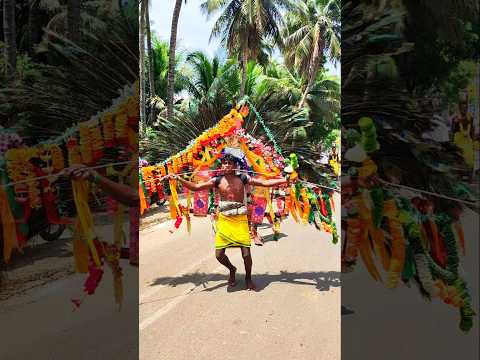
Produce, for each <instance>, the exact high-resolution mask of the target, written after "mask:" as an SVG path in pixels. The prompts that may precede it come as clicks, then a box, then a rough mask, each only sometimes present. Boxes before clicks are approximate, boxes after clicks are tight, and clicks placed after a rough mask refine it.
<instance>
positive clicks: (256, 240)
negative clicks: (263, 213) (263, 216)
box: [251, 224, 263, 246]
mask: <svg viewBox="0 0 480 360" xmlns="http://www.w3.org/2000/svg"><path fill="white" fill-rule="evenodd" d="M257 228H258V224H252V226H251V233H252V237H253V242H254V243H255V245H258V246H263V241H262V238H261V237H260V235H258V229H257Z"/></svg>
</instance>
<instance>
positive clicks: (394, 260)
mask: <svg viewBox="0 0 480 360" xmlns="http://www.w3.org/2000/svg"><path fill="white" fill-rule="evenodd" d="M384 209H385V210H384V211H385V216H386V217H387V218H388V227H389V230H390V234H391V236H392V242H391V254H392V255H391V260H390V267H389V270H388V279H387V287H388V288H390V289H392V288H396V287H397V285H398V281H399V279H400V275H401V271H402V269H403V266H404V263H405V237H404V234H403V227H402V224H401V222H400V221H399V219H398V215H397V213H398V210H397V206H396V204H395V200H394V199H388V200H385V201H384Z"/></svg>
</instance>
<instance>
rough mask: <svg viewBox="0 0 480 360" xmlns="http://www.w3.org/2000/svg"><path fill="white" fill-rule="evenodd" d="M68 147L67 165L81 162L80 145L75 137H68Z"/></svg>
mask: <svg viewBox="0 0 480 360" xmlns="http://www.w3.org/2000/svg"><path fill="white" fill-rule="evenodd" d="M67 149H68V164H69V166H72V165H75V164H81V163H82V155H81V153H80V147H79V145H78V141H77V139H75V138H73V137H72V138H70V139H68V142H67Z"/></svg>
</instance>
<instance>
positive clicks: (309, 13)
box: [283, 0, 340, 108]
mask: <svg viewBox="0 0 480 360" xmlns="http://www.w3.org/2000/svg"><path fill="white" fill-rule="evenodd" d="M285 22H286V26H285V28H284V29H283V34H284V37H285V44H284V47H283V53H284V56H285V63H286V64H287V65H288V66H290V67H292V68H295V70H296V71H297V72H298V73H299V74H301V75H302V76H304V77H305V78H306V79H308V82H307V84H306V87H305V90H304V92H303V95H302V98H301V100H300V102H299V104H298V106H299V108H302V107H303V105H304V104H305V101H306V99H307V95H308V93H309V92H310V90H311V89H312V87H313V85H314V83H315V79H316V77H317V74H318V71H319V69H320V66H321V64H322V62H323V60H324V56H325V55H326V57H328V58H329V59H330V60H331V61H333V62H336V61H338V60H339V59H340V5H339V1H338V0H302V1H299V2H296V3H295V9H294V10H292V11H291V12H289V13H287V15H286V20H285Z"/></svg>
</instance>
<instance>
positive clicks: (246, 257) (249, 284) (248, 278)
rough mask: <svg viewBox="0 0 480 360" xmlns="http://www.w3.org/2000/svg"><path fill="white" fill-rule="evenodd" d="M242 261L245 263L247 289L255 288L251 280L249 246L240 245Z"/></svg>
mask: <svg viewBox="0 0 480 360" xmlns="http://www.w3.org/2000/svg"><path fill="white" fill-rule="evenodd" d="M240 249H241V250H242V257H243V263H244V264H245V283H246V286H247V290H255V284H254V283H253V281H252V255H251V253H250V248H248V247H241V248H240Z"/></svg>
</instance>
